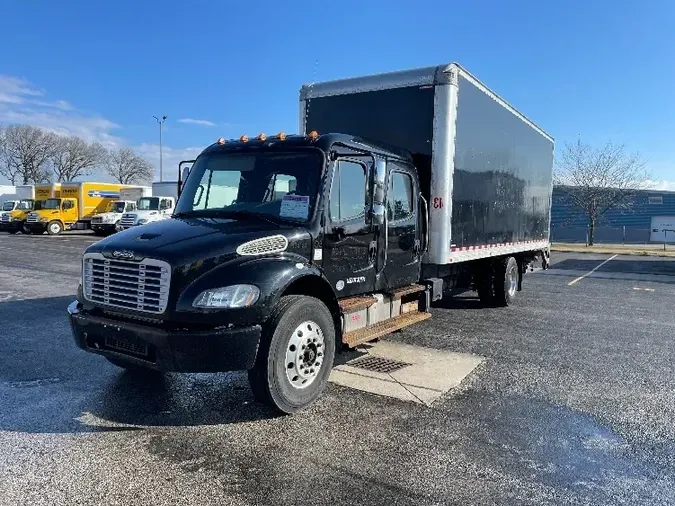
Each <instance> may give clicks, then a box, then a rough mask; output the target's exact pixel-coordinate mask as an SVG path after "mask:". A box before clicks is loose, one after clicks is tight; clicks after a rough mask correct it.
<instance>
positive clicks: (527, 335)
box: [0, 234, 675, 506]
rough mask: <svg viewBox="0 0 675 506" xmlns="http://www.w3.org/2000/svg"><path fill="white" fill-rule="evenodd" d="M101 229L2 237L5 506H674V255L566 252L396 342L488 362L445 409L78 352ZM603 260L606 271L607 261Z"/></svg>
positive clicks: (0, 418)
mask: <svg viewBox="0 0 675 506" xmlns="http://www.w3.org/2000/svg"><path fill="white" fill-rule="evenodd" d="M95 240H96V239H95V238H94V237H93V236H90V235H83V234H79V235H78V234H64V235H62V236H58V237H51V236H47V235H44V236H22V235H20V234H18V235H15V236H10V235H7V234H3V235H0V329H1V331H0V504H2V505H5V504H7V505H18V504H22V505H23V504H25V505H29V504H30V505H41V504H50V505H51V504H59V505H60V504H63V505H66V504H67V505H71V504H92V505H93V504H119V505H131V504H139V505H141V504H142V505H148V504H161V505H164V504H166V505H169V504H171V505H176V504H191V505H196V504H199V505H209V504H214V505H215V504H218V505H225V504H233V505H245V504H331V505H354V504H369V505H371V504H373V505H376V504H382V505H387V506H391V505H395V504H401V505H414V504H451V505H455V504H456V505H488V504H499V505H512V504H533V505H534V504H537V505H542V504H589V505H591V504H592V505H604V504H607V505H609V504H611V505H617V504H631V505H641V506H643V505H666V504H675V453H673V451H672V449H673V448H674V447H675V446H674V443H675V368H674V364H675V346H674V345H673V339H674V338H673V335H674V331H675V311H674V310H673V300H675V260H672V259H659V258H653V257H622V256H615V257H614V256H611V255H589V254H577V253H557V254H554V257H553V258H552V260H553V262H554V265H553V268H552V269H550V270H548V271H540V272H536V273H533V274H528V275H527V277H526V279H525V283H524V291H523V292H521V293H519V294H518V300H517V303H516V304H515V305H514V306H512V307H509V308H505V309H483V308H481V307H480V304H479V303H478V301H477V300H476V299H475V298H473V297H462V298H459V299H456V300H454V301H452V302H449V303H444V305H443V306H441V307H437V308H436V309H434V311H433V318H431V319H430V320H427V321H425V322H423V323H421V324H419V325H417V326H415V327H413V328H409V329H406V330H404V331H403V332H401V333H398V334H395V335H393V336H391V337H390V338H389V339H390V340H391V341H395V342H400V343H405V344H409V345H416V346H425V347H430V348H436V349H442V350H446V351H452V352H457V353H469V354H475V355H478V356H481V357H484V360H483V362H482V363H481V364H480V365H479V366H478V367H477V368H476V369H475V370H474V371H473V372H472V373H471V374H470V375H469V376H468V377H466V379H465V380H464V381H463V382H462V383H461V384H460V385H459V386H458V387H457V388H455V389H453V390H451V391H450V392H449V393H447V394H445V395H443V396H442V397H441V398H440V399H439V400H437V401H436V402H435V403H434V404H433V405H432V406H431V407H428V406H425V405H420V404H415V403H412V402H405V401H402V400H397V399H390V398H386V397H381V396H378V395H374V394H369V393H365V392H360V391H357V390H352V389H350V388H346V387H343V386H338V385H335V384H331V385H330V386H329V388H328V390H327V392H326V393H325V394H324V396H323V397H321V398H320V400H319V401H318V402H317V403H316V404H314V405H313V406H311V408H310V409H308V410H307V411H304V412H301V413H298V414H296V415H293V416H290V417H277V416H275V415H274V414H273V413H271V412H270V411H268V410H267V409H266V408H264V407H261V406H259V405H258V404H256V403H254V402H253V399H252V396H251V394H250V392H249V390H248V384H247V382H246V377H245V374H243V373H231V374H219V375H166V376H164V377H161V378H155V379H152V378H147V379H145V380H144V381H139V380H138V379H137V378H136V377H133V376H130V375H129V374H128V373H124V372H121V370H119V369H117V368H115V367H114V366H112V365H111V364H109V363H107V361H105V360H104V359H102V358H101V357H97V356H93V355H91V354H88V353H85V352H82V351H81V350H79V349H77V348H76V347H75V345H74V344H73V342H72V338H71V335H70V331H69V328H68V322H67V319H66V306H67V304H68V303H69V302H70V301H71V300H72V299H73V294H74V293H75V290H76V288H77V283H78V277H79V274H80V254H81V252H82V251H83V250H84V248H85V247H86V246H87V244H89V243H91V242H94V241H95ZM610 258H611V260H609V261H608V259H610Z"/></svg>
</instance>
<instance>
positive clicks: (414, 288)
mask: <svg viewBox="0 0 675 506" xmlns="http://www.w3.org/2000/svg"><path fill="white" fill-rule="evenodd" d="M424 290H426V287H425V286H424V285H418V284H417V283H415V284H412V285H408V286H403V287H401V288H396V289H394V290H389V291H387V292H385V293H386V294H387V295H389V296H390V297H391V299H392V300H397V299H400V298H402V297H405V296H406V295H410V294H412V293H419V292H423V291H424Z"/></svg>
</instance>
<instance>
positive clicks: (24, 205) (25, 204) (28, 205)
mask: <svg viewBox="0 0 675 506" xmlns="http://www.w3.org/2000/svg"><path fill="white" fill-rule="evenodd" d="M34 204H35V201H34V200H30V199H27V200H22V201H21V202H19V206H18V207H17V209H21V210H22V211H30V210H31V209H33V206H34Z"/></svg>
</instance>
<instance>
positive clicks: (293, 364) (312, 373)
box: [286, 321, 324, 389]
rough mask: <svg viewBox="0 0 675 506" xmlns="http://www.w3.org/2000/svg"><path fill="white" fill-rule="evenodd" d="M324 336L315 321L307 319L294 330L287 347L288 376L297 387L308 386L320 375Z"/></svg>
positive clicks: (290, 381)
mask: <svg viewBox="0 0 675 506" xmlns="http://www.w3.org/2000/svg"><path fill="white" fill-rule="evenodd" d="M323 353H324V337H323V331H322V330H321V328H320V327H319V326H318V325H317V324H316V323H315V322H313V321H305V322H303V323H301V324H300V325H298V327H297V328H296V329H295V330H294V331H293V334H292V335H291V337H290V339H289V341H288V345H287V347H286V377H287V379H288V381H289V383H290V384H291V385H292V386H293V387H295V388H300V389H301V388H307V387H308V386H309V385H311V384H312V383H313V382H314V380H315V379H316V378H317V376H318V375H319V371H320V370H321V367H322V364H323Z"/></svg>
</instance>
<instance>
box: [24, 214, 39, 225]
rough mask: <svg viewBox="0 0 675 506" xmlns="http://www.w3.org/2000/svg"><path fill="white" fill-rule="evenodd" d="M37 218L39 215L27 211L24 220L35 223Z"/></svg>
mask: <svg viewBox="0 0 675 506" xmlns="http://www.w3.org/2000/svg"><path fill="white" fill-rule="evenodd" d="M39 218H40V215H39V214H38V213H28V219H27V220H26V221H27V222H28V223H37V222H38V219H39Z"/></svg>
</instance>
